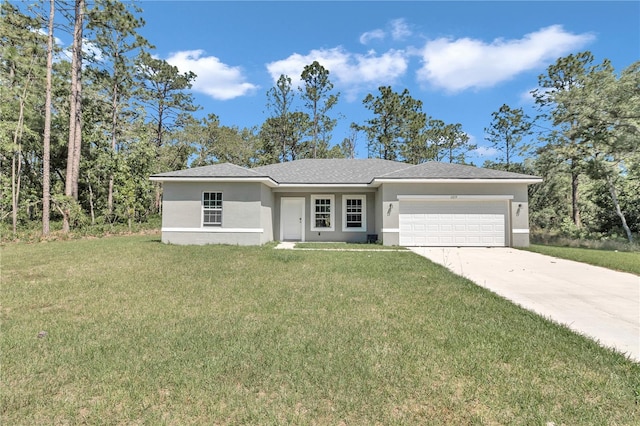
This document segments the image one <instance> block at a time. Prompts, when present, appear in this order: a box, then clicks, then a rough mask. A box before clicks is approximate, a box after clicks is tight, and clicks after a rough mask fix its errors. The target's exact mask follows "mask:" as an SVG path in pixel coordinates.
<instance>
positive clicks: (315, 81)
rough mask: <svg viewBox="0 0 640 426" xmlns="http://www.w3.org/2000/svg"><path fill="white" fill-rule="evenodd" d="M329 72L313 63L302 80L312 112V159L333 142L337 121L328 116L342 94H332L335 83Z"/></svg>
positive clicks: (301, 76) (305, 97) (306, 101)
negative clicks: (332, 137)
mask: <svg viewBox="0 0 640 426" xmlns="http://www.w3.org/2000/svg"><path fill="white" fill-rule="evenodd" d="M329 73H330V72H329V70H328V69H326V68H325V67H323V66H322V65H320V63H319V62H318V61H313V62H312V63H311V64H309V65H306V66H305V67H304V69H303V70H302V74H301V75H300V78H301V79H302V81H303V82H304V87H303V88H301V89H300V90H301V91H302V99H303V101H304V102H305V106H306V107H307V109H308V110H309V111H310V114H309V115H310V119H311V123H310V124H311V127H310V128H309V133H310V135H311V141H310V144H311V157H312V158H317V157H318V152H319V151H321V150H323V149H327V148H328V145H329V141H330V140H331V131H332V130H333V128H334V127H335V125H336V123H337V120H336V119H332V118H330V117H329V116H328V113H329V111H330V110H331V109H332V108H333V107H334V106H335V105H336V104H337V102H338V99H339V97H340V94H339V93H338V94H334V93H331V92H332V90H333V83H332V82H331V80H330V79H329Z"/></svg>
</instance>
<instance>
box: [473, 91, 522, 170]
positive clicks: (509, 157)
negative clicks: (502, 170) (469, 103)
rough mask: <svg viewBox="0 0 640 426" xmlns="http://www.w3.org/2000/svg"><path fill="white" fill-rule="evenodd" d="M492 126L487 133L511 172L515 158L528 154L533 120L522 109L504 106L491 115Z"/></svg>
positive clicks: (487, 137)
mask: <svg viewBox="0 0 640 426" xmlns="http://www.w3.org/2000/svg"><path fill="white" fill-rule="evenodd" d="M491 116H492V117H493V120H492V122H491V125H490V126H489V127H487V128H485V130H484V131H485V133H486V134H487V136H486V137H485V139H487V140H488V141H489V142H491V144H492V146H493V147H494V148H496V149H497V150H498V151H499V152H501V153H502V160H503V162H504V163H505V165H506V170H508V171H510V170H511V164H512V162H513V158H514V157H520V156H524V155H525V154H527V152H528V151H529V149H530V143H529V142H528V141H527V140H525V138H526V137H527V136H529V135H530V134H531V126H532V123H531V119H530V118H529V116H527V115H526V114H525V113H524V111H523V110H522V108H515V109H513V108H511V107H510V106H509V105H507V104H503V105H502V106H501V107H500V109H499V110H498V111H495V112H493V113H492V114H491Z"/></svg>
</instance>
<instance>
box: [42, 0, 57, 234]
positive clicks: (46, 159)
mask: <svg viewBox="0 0 640 426" xmlns="http://www.w3.org/2000/svg"><path fill="white" fill-rule="evenodd" d="M54 14H55V0H50V2H49V34H48V36H47V87H46V91H45V103H44V135H43V139H44V140H43V143H42V145H43V153H42V235H49V232H50V227H49V211H50V210H51V176H50V175H49V173H50V169H51V86H52V84H51V74H52V69H53V18H54Z"/></svg>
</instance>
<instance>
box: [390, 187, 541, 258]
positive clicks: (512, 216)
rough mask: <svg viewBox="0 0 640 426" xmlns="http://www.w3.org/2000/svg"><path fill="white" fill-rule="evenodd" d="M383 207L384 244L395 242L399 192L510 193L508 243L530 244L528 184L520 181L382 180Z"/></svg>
mask: <svg viewBox="0 0 640 426" xmlns="http://www.w3.org/2000/svg"><path fill="white" fill-rule="evenodd" d="M380 191H381V196H380V197H379V202H380V203H381V205H382V206H381V207H382V210H381V211H382V237H383V241H384V244H385V245H398V243H399V232H397V230H398V228H399V226H400V223H399V207H400V203H399V201H398V195H512V196H513V199H512V200H511V202H510V203H509V217H508V218H507V222H508V227H509V230H510V231H511V233H510V235H508V241H507V244H510V245H512V246H514V247H524V246H528V245H529V203H528V193H527V184H523V183H509V184H506V183H438V184H414V183H385V184H383V185H382V187H381V188H380Z"/></svg>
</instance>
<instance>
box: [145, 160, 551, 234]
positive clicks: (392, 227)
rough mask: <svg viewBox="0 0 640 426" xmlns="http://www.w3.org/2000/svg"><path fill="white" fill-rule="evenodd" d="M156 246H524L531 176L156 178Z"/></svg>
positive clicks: (243, 172)
mask: <svg viewBox="0 0 640 426" xmlns="http://www.w3.org/2000/svg"><path fill="white" fill-rule="evenodd" d="M151 180H152V181H155V182H162V185H163V201H162V241H163V242H165V243H171V244H234V245H261V244H264V243H267V242H269V241H274V240H276V241H345V242H371V241H380V242H382V243H383V244H384V245H400V246H481V247H487V246H488V247H492V246H497V247H503V246H507V247H508V246H513V247H522V246H527V245H528V244H529V215H528V196H527V186H528V185H530V184H534V183H537V182H541V179H540V178H538V177H536V176H530V175H523V174H518V173H510V172H504V171H499V170H490V169H483V168H478V167H473V166H465V165H460V164H448V163H437V162H427V163H424V164H418V165H412V164H406V163H401V162H397V161H388V160H382V159H305V160H296V161H291V162H285V163H278V164H271V165H267V166H262V167H256V168H251V169H249V168H245V167H240V166H236V165H233V164H229V163H224V164H215V165H211V166H204V167H196V168H191V169H186V170H178V171H173V172H166V173H159V174H156V175H153V176H151Z"/></svg>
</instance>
